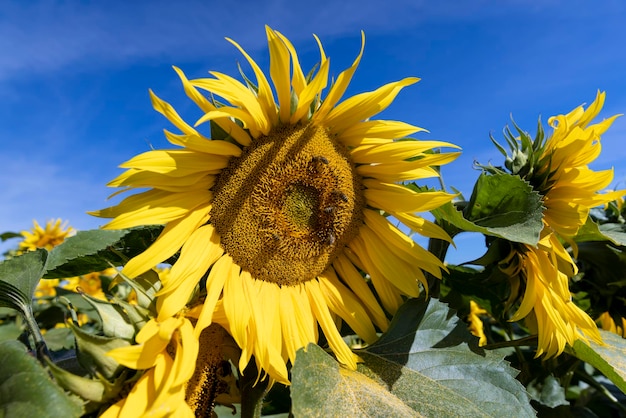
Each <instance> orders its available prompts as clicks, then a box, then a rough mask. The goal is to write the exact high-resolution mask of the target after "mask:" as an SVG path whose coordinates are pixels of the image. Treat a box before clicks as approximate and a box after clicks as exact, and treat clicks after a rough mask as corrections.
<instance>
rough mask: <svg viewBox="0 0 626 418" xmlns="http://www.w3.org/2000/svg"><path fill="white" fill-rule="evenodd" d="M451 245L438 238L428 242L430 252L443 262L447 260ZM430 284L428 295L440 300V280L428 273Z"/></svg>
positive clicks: (427, 278) (427, 277)
mask: <svg viewBox="0 0 626 418" xmlns="http://www.w3.org/2000/svg"><path fill="white" fill-rule="evenodd" d="M449 247H450V243H449V242H447V241H444V240H441V239H438V238H430V239H429V240H428V251H430V252H431V253H433V254H434V255H435V256H436V257H437V258H438V259H439V260H441V262H442V263H443V261H444V260H445V258H446V254H447V253H448V248H449ZM426 280H427V282H428V294H429V295H430V296H431V297H434V298H438V297H439V293H440V280H439V279H438V278H436V277H435V276H433V275H432V274H430V273H426Z"/></svg>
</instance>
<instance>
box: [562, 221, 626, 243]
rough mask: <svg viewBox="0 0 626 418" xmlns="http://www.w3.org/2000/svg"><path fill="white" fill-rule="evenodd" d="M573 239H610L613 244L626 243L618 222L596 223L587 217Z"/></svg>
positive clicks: (583, 240) (582, 240)
mask: <svg viewBox="0 0 626 418" xmlns="http://www.w3.org/2000/svg"><path fill="white" fill-rule="evenodd" d="M574 241H576V242H589V241H611V242H612V243H613V244H615V245H626V233H624V231H623V229H622V225H620V224H610V223H608V224H603V225H598V224H597V223H595V222H594V221H593V219H591V217H588V218H587V222H586V223H585V224H584V225H583V226H582V227H581V228H580V229H579V230H578V233H577V234H576V236H575V237H574Z"/></svg>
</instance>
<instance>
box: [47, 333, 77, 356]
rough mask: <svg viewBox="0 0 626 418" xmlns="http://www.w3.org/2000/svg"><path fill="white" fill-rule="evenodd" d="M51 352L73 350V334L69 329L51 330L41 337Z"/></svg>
mask: <svg viewBox="0 0 626 418" xmlns="http://www.w3.org/2000/svg"><path fill="white" fill-rule="evenodd" d="M43 338H44V340H45V341H46V345H47V346H48V349H49V350H51V351H61V350H69V349H71V348H74V334H72V330H71V329H69V328H51V329H49V330H48V331H46V333H45V334H44V336H43Z"/></svg>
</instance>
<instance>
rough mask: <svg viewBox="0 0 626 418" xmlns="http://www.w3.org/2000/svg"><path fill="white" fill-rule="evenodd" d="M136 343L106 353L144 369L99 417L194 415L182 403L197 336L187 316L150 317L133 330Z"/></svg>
mask: <svg viewBox="0 0 626 418" xmlns="http://www.w3.org/2000/svg"><path fill="white" fill-rule="evenodd" d="M135 341H136V342H137V345H132V346H128V347H121V348H116V349H114V350H111V351H109V352H108V353H107V355H109V356H111V357H113V358H114V359H115V360H116V361H117V362H119V363H120V364H122V365H124V366H126V367H129V368H131V369H135V370H145V372H144V374H143V375H142V376H141V377H140V378H139V380H138V381H137V383H135V385H134V386H133V388H132V390H131V391H130V393H129V394H128V395H127V396H126V397H125V398H123V399H122V400H120V401H119V402H117V403H116V404H114V405H112V406H111V407H110V408H109V409H107V410H106V411H105V412H104V414H102V415H101V417H103V418H111V417H118V418H125V417H128V418H135V417H148V416H149V417H194V416H195V415H194V413H193V411H192V410H191V408H190V407H189V406H188V405H187V403H185V388H186V384H187V382H188V381H189V379H191V377H192V376H193V373H194V371H195V368H196V358H197V356H198V339H197V338H196V337H195V336H194V331H193V326H192V325H191V322H189V320H188V319H187V318H182V317H175V318H174V317H172V318H167V319H166V320H164V321H161V322H160V321H157V320H156V319H151V320H150V321H149V322H148V323H147V324H146V325H145V326H144V327H143V328H142V329H141V331H139V333H138V334H137V336H136V338H135Z"/></svg>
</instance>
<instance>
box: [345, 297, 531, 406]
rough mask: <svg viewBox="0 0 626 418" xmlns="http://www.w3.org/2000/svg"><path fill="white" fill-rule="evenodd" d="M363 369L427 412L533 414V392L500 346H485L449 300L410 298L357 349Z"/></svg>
mask: <svg viewBox="0 0 626 418" xmlns="http://www.w3.org/2000/svg"><path fill="white" fill-rule="evenodd" d="M357 353H358V354H359V356H361V358H362V359H363V360H364V363H363V364H359V368H358V370H359V371H360V372H362V373H364V374H366V375H367V376H369V377H370V378H372V379H375V380H376V381H378V382H379V383H380V384H384V385H386V387H388V388H389V390H390V391H391V393H392V394H393V395H395V396H396V397H398V398H399V399H401V400H402V401H403V402H404V403H406V404H407V405H409V406H410V407H411V408H412V409H414V410H415V411H417V412H419V413H421V414H423V415H426V416H463V417H502V416H515V417H531V416H535V413H534V411H533V409H532V408H531V406H530V403H529V399H528V394H527V393H526V391H525V389H524V387H523V386H522V385H521V384H520V383H519V382H518V381H517V380H516V379H515V376H516V375H517V373H518V371H517V370H515V369H513V368H511V367H510V366H509V364H508V362H506V361H505V360H504V359H503V355H501V354H499V353H497V352H490V351H487V350H482V349H480V348H479V347H478V346H477V338H476V337H473V336H472V335H470V333H469V331H467V327H466V325H465V324H464V323H463V322H461V321H459V320H458V318H457V317H456V316H455V315H454V313H453V312H452V311H451V310H450V309H448V307H447V305H445V304H443V303H441V302H439V301H438V300H436V299H430V300H429V301H425V300H423V299H411V300H409V301H408V302H406V303H405V304H404V305H403V306H402V307H401V308H400V309H399V311H398V313H397V314H396V316H395V317H394V319H393V321H392V323H391V325H390V327H389V329H388V330H387V332H386V333H384V334H383V335H382V336H381V338H380V339H379V340H378V341H377V342H376V343H374V344H372V345H371V346H369V347H367V348H365V349H363V350H359V351H358V352H357Z"/></svg>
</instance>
